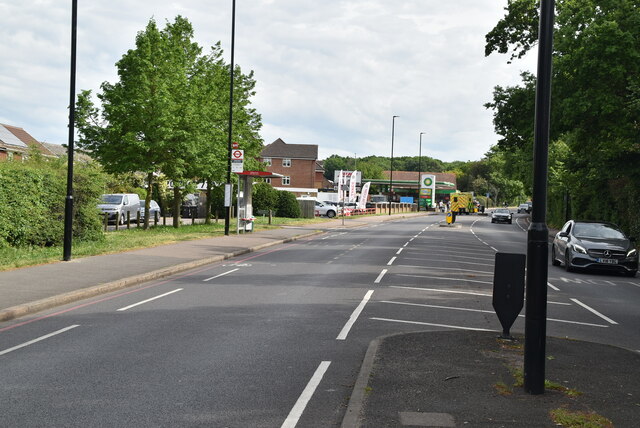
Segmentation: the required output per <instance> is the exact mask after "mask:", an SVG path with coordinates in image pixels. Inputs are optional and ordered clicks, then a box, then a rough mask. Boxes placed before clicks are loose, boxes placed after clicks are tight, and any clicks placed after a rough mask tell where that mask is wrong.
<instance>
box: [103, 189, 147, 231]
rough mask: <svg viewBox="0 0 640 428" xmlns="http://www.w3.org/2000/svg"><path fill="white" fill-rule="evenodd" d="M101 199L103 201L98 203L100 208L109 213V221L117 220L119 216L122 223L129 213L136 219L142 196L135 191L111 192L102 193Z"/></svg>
mask: <svg viewBox="0 0 640 428" xmlns="http://www.w3.org/2000/svg"><path fill="white" fill-rule="evenodd" d="M100 199H101V200H102V203H101V204H98V209H99V210H100V211H102V212H103V213H107V214H108V215H109V221H114V222H115V221H116V218H118V219H119V222H120V224H124V223H125V222H126V221H127V213H129V218H130V219H131V220H133V221H135V220H136V218H137V215H138V213H139V212H140V197H139V196H138V195H137V194H135V193H109V194H106V195H102V197H101V198H100ZM118 215H119V217H118Z"/></svg>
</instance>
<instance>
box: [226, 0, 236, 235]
mask: <svg viewBox="0 0 640 428" xmlns="http://www.w3.org/2000/svg"><path fill="white" fill-rule="evenodd" d="M232 3H233V5H232V10H231V68H230V74H231V85H230V87H229V141H228V144H227V184H228V185H229V186H231V136H232V133H233V67H234V63H233V60H234V53H235V40H236V0H233V1H232ZM230 218H231V204H229V206H228V207H225V210H224V234H225V235H229V222H230Z"/></svg>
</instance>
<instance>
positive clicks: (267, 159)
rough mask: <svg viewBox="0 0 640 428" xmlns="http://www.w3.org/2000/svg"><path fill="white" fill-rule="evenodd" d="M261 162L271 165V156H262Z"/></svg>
mask: <svg viewBox="0 0 640 428" xmlns="http://www.w3.org/2000/svg"><path fill="white" fill-rule="evenodd" d="M262 162H264V164H265V165H266V166H271V158H264V159H262Z"/></svg>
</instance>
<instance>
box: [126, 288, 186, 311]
mask: <svg viewBox="0 0 640 428" xmlns="http://www.w3.org/2000/svg"><path fill="white" fill-rule="evenodd" d="M182 290H183V289H182V288H176V289H175V290H173V291H169V292H168V293H164V294H161V295H159V296H156V297H152V298H150V299H147V300H143V301H142V302H138V303H134V304H133V305H129V306H125V307H124V308H120V309H118V311H126V310H127V309H131V308H133V307H136V306H138V305H143V304H145V303H148V302H151V301H153V300H156V299H159V298H161V297H164V296H168V295H169V294H173V293H177V292H178V291H182Z"/></svg>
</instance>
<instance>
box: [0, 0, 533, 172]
mask: <svg viewBox="0 0 640 428" xmlns="http://www.w3.org/2000/svg"><path fill="white" fill-rule="evenodd" d="M505 5H506V0H504V1H502V2H499V1H495V0H459V1H456V2H442V1H436V0H413V1H403V2H389V1H385V0H368V1H365V0H350V1H347V0H324V1H322V2H318V1H317V0H255V1H252V2H237V16H236V55H235V59H236V63H237V64H239V65H240V66H242V68H243V69H244V70H245V71H247V70H250V69H253V70H255V72H256V74H255V77H256V79H257V82H258V84H257V87H256V90H257V95H256V98H255V100H254V104H255V106H256V108H257V109H258V112H259V113H261V114H262V118H263V122H264V128H263V131H262V136H263V138H264V140H265V143H270V142H272V141H273V140H275V139H276V138H282V139H284V140H285V141H287V142H289V143H302V144H318V145H319V149H320V154H321V155H322V156H323V157H326V156H328V155H330V154H333V153H336V154H342V155H352V154H353V153H357V154H358V157H362V156H366V155H374V154H375V155H381V156H388V155H389V154H390V143H391V116H392V115H394V114H395V115H399V116H400V118H398V119H397V120H396V134H395V141H396V144H395V150H394V152H395V153H394V154H395V155H396V156H404V155H417V154H418V140H419V137H418V136H419V133H420V132H426V133H427V134H426V135H425V136H423V154H427V155H429V156H433V157H437V158H439V159H442V160H445V161H451V160H475V159H480V158H481V157H482V155H483V154H484V153H485V152H486V151H487V150H488V149H489V147H490V146H491V145H492V144H494V143H495V142H496V141H497V136H496V135H495V134H494V133H493V126H492V123H491V113H490V112H488V111H486V110H485V109H484V107H482V105H483V104H484V103H485V102H487V101H489V100H490V99H491V91H492V89H493V87H494V86H495V85H506V84H514V83H517V81H518V80H519V78H518V74H519V72H520V70H521V69H530V70H532V69H534V67H533V64H534V58H527V59H525V61H524V62H522V63H519V64H514V65H507V64H506V58H504V57H495V56H492V57H489V58H485V57H484V35H485V34H486V33H487V32H488V31H489V30H490V29H491V28H492V27H493V26H494V25H495V23H496V22H497V20H498V19H499V18H500V17H501V16H502V15H503V10H502V8H503V7H504V6H505ZM178 14H181V15H183V16H185V17H187V18H188V19H189V20H190V21H191V22H192V23H193V25H194V29H195V36H196V39H197V41H198V42H199V43H200V44H201V45H202V46H203V47H208V46H211V45H213V44H214V43H216V42H217V41H221V42H222V46H223V48H224V49H225V56H226V58H227V60H228V58H229V46H230V30H231V22H230V21H231V1H230V0H224V1H223V0H214V1H204V0H191V1H186V0H182V1H164V0H155V1H154V0H139V1H136V2H130V1H124V0H94V1H92V2H79V11H78V68H77V70H78V73H77V89H78V90H80V89H93V90H97V89H98V88H99V85H100V84H101V83H102V82H103V81H115V79H116V69H115V65H114V64H115V62H116V61H118V60H119V59H120V57H121V56H122V55H123V54H124V53H125V52H126V50H127V49H130V48H132V47H133V46H134V43H135V36H136V33H137V32H138V31H141V30H143V29H144V27H145V26H146V24H147V22H148V21H149V19H150V18H152V17H153V18H154V19H156V21H157V22H158V24H159V25H161V26H162V25H164V22H165V20H173V18H174V17H175V16H176V15H178ZM70 21H71V11H70V3H67V2H59V1H53V0H50V1H44V0H41V1H36V0H22V1H20V2H13V1H9V0H0V37H1V38H2V40H3V48H2V58H3V60H2V61H0V105H2V110H1V111H0V121H2V122H4V123H10V124H12V125H16V126H21V127H24V128H25V129H26V130H27V131H29V132H30V133H32V134H33V135H34V136H35V137H36V138H38V139H41V140H46V141H50V142H57V143H64V142H66V140H67V132H68V131H67V122H68V116H67V114H68V113H67V105H68V98H69V95H68V91H69V52H70V47H69V45H70Z"/></svg>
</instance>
